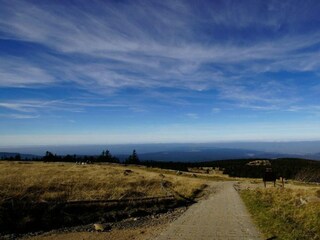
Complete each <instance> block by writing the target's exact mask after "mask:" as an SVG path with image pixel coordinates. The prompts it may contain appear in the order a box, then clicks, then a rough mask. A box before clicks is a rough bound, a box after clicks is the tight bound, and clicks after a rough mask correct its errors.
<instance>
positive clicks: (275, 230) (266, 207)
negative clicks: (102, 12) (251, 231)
mask: <svg viewBox="0 0 320 240" xmlns="http://www.w3.org/2000/svg"><path fill="white" fill-rule="evenodd" d="M318 191H319V188H310V189H307V190H306V189H282V188H269V189H255V190H242V191H241V196H242V198H243V200H244V202H245V203H246V206H247V208H248V209H249V211H250V213H251V214H252V215H253V218H254V220H255V221H256V223H257V224H258V226H259V227H260V229H261V231H262V232H263V233H264V234H265V236H266V237H267V238H270V237H274V236H276V237H277V239H320V201H318V200H317V199H318V197H317V195H318ZM319 200H320V199H319Z"/></svg>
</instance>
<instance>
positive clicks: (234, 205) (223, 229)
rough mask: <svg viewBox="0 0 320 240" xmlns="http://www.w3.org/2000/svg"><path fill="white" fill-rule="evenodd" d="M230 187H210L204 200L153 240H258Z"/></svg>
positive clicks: (227, 183)
mask: <svg viewBox="0 0 320 240" xmlns="http://www.w3.org/2000/svg"><path fill="white" fill-rule="evenodd" d="M233 184H234V183H233V182H218V183H213V184H212V185H211V186H210V188H209V189H208V190H209V191H211V192H212V193H210V195H209V196H208V198H207V199H204V200H202V201H200V202H199V203H196V204H194V205H192V206H191V207H190V209H188V211H186V212H185V213H184V214H183V215H182V216H181V217H180V218H179V219H177V220H176V221H174V222H173V223H171V224H170V226H169V227H168V228H167V229H166V230H165V231H164V232H162V233H161V235H160V236H159V237H157V238H156V239H157V240H170V239H172V240H173V239H179V240H188V239H190V240H193V239H199V240H201V239H203V240H208V239H215V240H220V239H221V240H222V239H223V240H226V239H237V240H238V239H262V236H261V234H260V233H259V232H258V230H257V229H256V227H255V226H254V224H253V222H252V220H251V217H250V215H249V213H248V212H247V210H246V208H245V206H244V204H243V202H242V200H241V198H240V196H239V194H238V193H237V191H236V190H235V189H234V187H233Z"/></svg>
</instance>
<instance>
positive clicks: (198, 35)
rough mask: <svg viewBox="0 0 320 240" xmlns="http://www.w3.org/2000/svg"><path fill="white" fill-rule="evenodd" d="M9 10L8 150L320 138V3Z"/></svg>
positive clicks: (78, 4)
mask: <svg viewBox="0 0 320 240" xmlns="http://www.w3.org/2000/svg"><path fill="white" fill-rule="evenodd" d="M0 4H1V8H0V135H1V138H0V146H19V145H44V144H112V143H163V142H220V141H287V140H319V139H320V97H319V96H320V81H319V80H320V17H319V12H320V1H317V0H315V1H307V0H304V1H294V0H291V1H228V0H223V1H191V0H190V1H172V0H170V1H146V0H145V1H22V0H21V1H15V0H10V1H6V0H0Z"/></svg>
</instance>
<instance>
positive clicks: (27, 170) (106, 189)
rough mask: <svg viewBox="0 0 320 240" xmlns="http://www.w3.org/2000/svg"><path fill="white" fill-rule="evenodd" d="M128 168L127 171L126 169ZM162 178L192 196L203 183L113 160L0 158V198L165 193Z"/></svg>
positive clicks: (100, 197) (55, 198)
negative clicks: (87, 162)
mask: <svg viewBox="0 0 320 240" xmlns="http://www.w3.org/2000/svg"><path fill="white" fill-rule="evenodd" d="M128 170H129V171H128ZM163 181H166V182H169V183H170V186H171V187H172V189H174V191H176V192H178V193H179V194H181V195H183V196H185V197H192V195H193V194H194V192H195V191H197V190H198V189H199V188H202V187H203V184H204V183H205V181H204V180H202V179H199V178H195V177H193V178H192V177H186V176H181V175H180V176H178V175H174V174H166V173H165V174H161V171H160V172H153V171H150V170H149V169H147V168H142V167H141V168H140V167H132V166H122V165H117V164H101V165H96V164H92V165H76V164H72V163H35V162H33V163H21V162H0V202H1V201H5V200H8V199H21V200H22V199H29V200H32V201H36V202H41V201H72V200H73V201H75V200H81V201H83V200H110V199H123V198H139V197H154V196H165V195H167V194H168V193H167V192H166V191H165V190H164V189H163V187H161V182H163Z"/></svg>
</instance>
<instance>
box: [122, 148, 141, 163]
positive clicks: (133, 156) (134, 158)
mask: <svg viewBox="0 0 320 240" xmlns="http://www.w3.org/2000/svg"><path fill="white" fill-rule="evenodd" d="M125 163H127V164H139V163H140V159H139V157H138V154H137V152H136V150H135V149H134V150H133V152H132V154H131V155H130V156H129V157H128V158H127V159H126V161H125Z"/></svg>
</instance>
